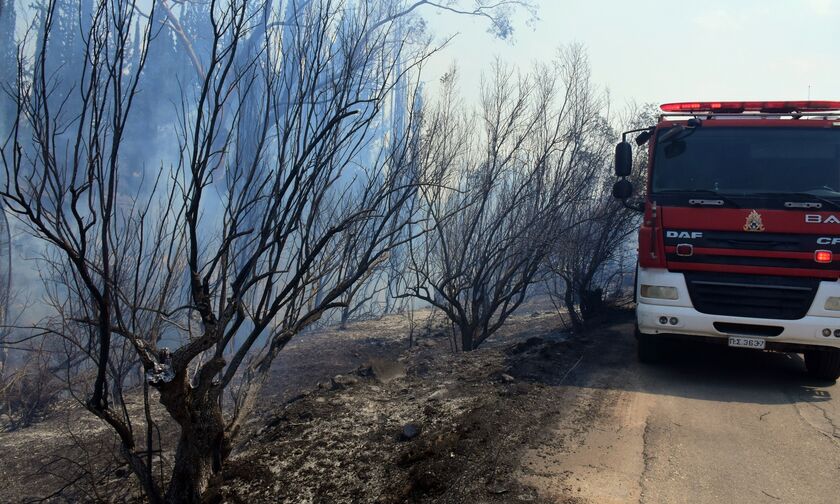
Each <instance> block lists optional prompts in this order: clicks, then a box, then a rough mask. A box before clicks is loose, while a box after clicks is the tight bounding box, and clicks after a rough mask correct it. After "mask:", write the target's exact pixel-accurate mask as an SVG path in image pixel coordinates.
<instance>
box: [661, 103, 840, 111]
mask: <svg viewBox="0 0 840 504" xmlns="http://www.w3.org/2000/svg"><path fill="white" fill-rule="evenodd" d="M660 108H661V109H662V110H663V111H665V112H717V113H729V114H739V113H741V112H769V113H773V112H775V113H782V114H787V113H791V112H829V111H833V110H840V101H827V100H818V101H813V100H807V101H721V102H681V103H665V104H663V105H661V106H660Z"/></svg>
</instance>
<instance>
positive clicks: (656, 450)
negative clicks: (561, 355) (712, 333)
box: [521, 324, 840, 504]
mask: <svg viewBox="0 0 840 504" xmlns="http://www.w3.org/2000/svg"><path fill="white" fill-rule="evenodd" d="M556 390H557V398H556V400H557V407H558V409H559V410H560V411H563V412H564V413H563V414H561V415H559V418H561V420H560V421H559V422H558V423H557V424H556V425H554V426H553V427H552V428H551V429H550V430H549V431H548V432H547V433H546V439H545V441H544V442H543V443H541V445H540V446H539V447H538V448H535V449H532V450H530V451H529V452H528V453H527V454H526V456H525V458H524V460H523V468H524V469H523V471H522V474H521V479H522V480H523V482H525V483H527V484H530V485H533V486H534V487H536V488H537V489H538V491H539V493H540V495H541V496H542V497H543V498H545V499H546V500H548V501H554V502H593V503H599V504H600V503H626V502H633V503H634V502H644V503H660V502H661V503H681V502H685V503H689V502H690V503H695V502H697V503H707V502H708V503H712V502H714V503H718V502H721V503H726V502H733V503H735V502H737V503H779V502H784V503H800V502H801V503H810V504H817V503H840V385H837V384H833V383H825V382H818V381H814V380H812V379H809V378H808V377H807V376H806V375H805V372H804V364H803V361H802V358H801V356H798V355H789V354H780V353H765V352H759V351H752V350H734V349H729V348H726V347H723V346H709V345H701V344H690V345H688V344H683V345H680V346H676V347H674V348H672V349H670V350H669V357H668V359H667V362H666V363H664V364H658V365H655V366H651V365H644V364H640V363H638V362H637V360H636V353H635V340H634V338H633V336H632V327H631V326H630V325H629V324H624V325H620V326H616V327H614V328H613V329H612V330H609V331H605V332H604V333H603V334H599V335H598V336H597V338H596V337H594V336H593V341H592V342H591V346H590V347H589V348H588V349H587V350H586V352H585V353H584V356H583V358H582V360H581V362H580V364H579V366H577V368H576V369H575V370H574V371H573V372H572V373H571V374H570V375H569V377H568V379H567V381H566V382H565V384H564V385H562V386H560V387H557V389H556Z"/></svg>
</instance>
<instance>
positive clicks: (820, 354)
mask: <svg viewBox="0 0 840 504" xmlns="http://www.w3.org/2000/svg"><path fill="white" fill-rule="evenodd" d="M805 369H807V370H808V374H809V375H811V376H812V377H814V378H818V379H820V380H829V381H835V380H837V378H840V350H837V349H834V348H827V349H824V350H811V351H809V352H805Z"/></svg>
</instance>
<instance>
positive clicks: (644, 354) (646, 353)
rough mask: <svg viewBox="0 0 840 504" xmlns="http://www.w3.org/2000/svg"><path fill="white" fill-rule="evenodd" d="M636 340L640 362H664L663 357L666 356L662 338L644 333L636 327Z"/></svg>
mask: <svg viewBox="0 0 840 504" xmlns="http://www.w3.org/2000/svg"><path fill="white" fill-rule="evenodd" d="M636 342H637V349H638V356H639V362H642V363H644V364H656V363H659V362H662V358H663V357H664V351H663V348H662V338H660V337H659V336H656V335H654V334H642V333H640V332H639V330H638V329H636Z"/></svg>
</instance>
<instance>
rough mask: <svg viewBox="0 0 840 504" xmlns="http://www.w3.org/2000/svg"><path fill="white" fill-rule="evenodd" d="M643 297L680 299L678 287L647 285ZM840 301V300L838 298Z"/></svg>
mask: <svg viewBox="0 0 840 504" xmlns="http://www.w3.org/2000/svg"><path fill="white" fill-rule="evenodd" d="M641 295H642V297H646V298H653V299H678V298H679V294H677V288H676V287H664V286H661V285H645V284H642V288H641ZM837 300H838V301H840V298H837ZM837 309H838V310H840V303H838V308H837Z"/></svg>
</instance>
